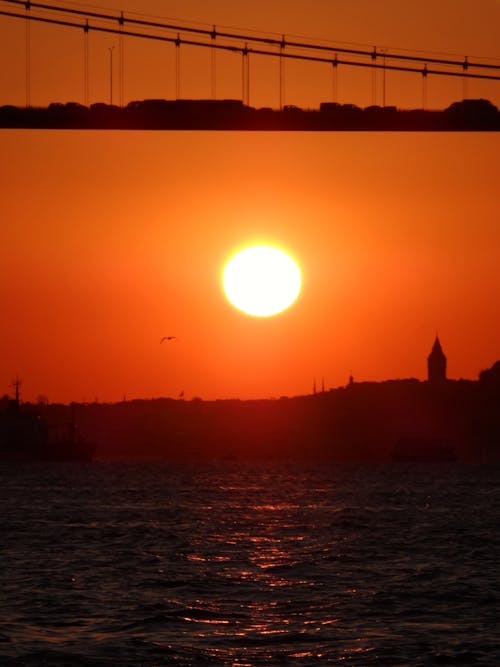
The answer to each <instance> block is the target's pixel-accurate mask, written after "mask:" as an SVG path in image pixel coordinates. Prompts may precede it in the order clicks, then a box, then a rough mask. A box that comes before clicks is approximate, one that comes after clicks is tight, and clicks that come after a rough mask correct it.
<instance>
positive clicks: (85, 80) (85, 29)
mask: <svg viewBox="0 0 500 667" xmlns="http://www.w3.org/2000/svg"><path fill="white" fill-rule="evenodd" d="M83 103H84V105H85V106H86V107H88V105H89V21H88V19H87V20H86V21H85V25H84V26H83Z"/></svg>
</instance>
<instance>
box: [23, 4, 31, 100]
mask: <svg viewBox="0 0 500 667" xmlns="http://www.w3.org/2000/svg"><path fill="white" fill-rule="evenodd" d="M24 6H25V8H26V108H27V109H29V107H30V106H31V21H30V9H31V3H30V2H29V0H28V2H26V3H25V4H24Z"/></svg>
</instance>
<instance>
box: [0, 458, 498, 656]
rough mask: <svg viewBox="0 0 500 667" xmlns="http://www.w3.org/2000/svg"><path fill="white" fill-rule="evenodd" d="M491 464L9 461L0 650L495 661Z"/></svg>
mask: <svg viewBox="0 0 500 667" xmlns="http://www.w3.org/2000/svg"><path fill="white" fill-rule="evenodd" d="M499 472H500V470H499V469H498V468H491V467H489V468H488V467H481V466H458V465H453V466H448V465H434V466H432V465H429V466H400V465H387V466H381V467H361V466H331V467H325V466H322V467H313V466H299V465H285V464H282V465H280V464H272V465H267V464H266V465H264V464H262V465H246V464H236V463H217V464H215V463H214V464H211V465H208V464H207V465H175V466H174V465H169V464H166V463H148V464H132V463H130V464H118V463H112V464H105V463H94V464H85V465H83V464H81V465H80V464H76V465H63V464H61V465H45V466H44V465H37V466H35V465H33V466H26V467H19V466H11V465H9V466H5V465H4V466H2V467H0V502H1V514H0V523H1V529H2V532H1V534H2V543H1V547H0V554H1V556H0V557H1V568H0V604H1V607H0V622H1V625H0V664H2V665H6V666H10V665H26V666H35V665H36V666H37V667H39V666H47V665H58V666H60V665H68V666H73V665H75V666H79V665H96V666H97V665H103V666H104V665H134V666H135V665H144V666H150V667H152V666H153V665H156V666H160V665H163V666H166V665H196V666H199V665H228V666H229V665H234V666H241V667H242V666H243V665H248V666H250V665H297V666H300V667H304V666H306V665H320V664H321V665H325V664H328V665H363V666H367V665H381V666H385V667H387V666H389V665H390V666H395V665H441V664H442V665H488V666H491V665H495V664H500V629H499V626H498V612H499V601H500V600H499V590H500V575H499V571H498V562H499V561H500V538H499V535H498V529H497V527H498V524H499V518H500V487H499V485H498V479H499Z"/></svg>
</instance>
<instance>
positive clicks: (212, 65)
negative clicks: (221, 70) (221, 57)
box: [210, 26, 217, 100]
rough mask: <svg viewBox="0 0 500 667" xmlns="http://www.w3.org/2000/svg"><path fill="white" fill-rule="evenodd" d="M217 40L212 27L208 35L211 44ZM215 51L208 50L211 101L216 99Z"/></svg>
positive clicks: (215, 32)
mask: <svg viewBox="0 0 500 667" xmlns="http://www.w3.org/2000/svg"><path fill="white" fill-rule="evenodd" d="M216 38H217V31H216V30H215V26H214V27H213V30H212V33H211V35H210V39H211V40H212V44H215V40H216ZM216 58H217V49H214V48H213V47H212V48H211V49H210V72H211V92H212V99H213V100H215V99H216V98H217V59H216Z"/></svg>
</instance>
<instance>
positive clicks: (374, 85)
mask: <svg viewBox="0 0 500 667" xmlns="http://www.w3.org/2000/svg"><path fill="white" fill-rule="evenodd" d="M376 59H377V47H376V46H374V47H373V53H372V60H373V61H375V60H376ZM372 104H377V68H376V67H372Z"/></svg>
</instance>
